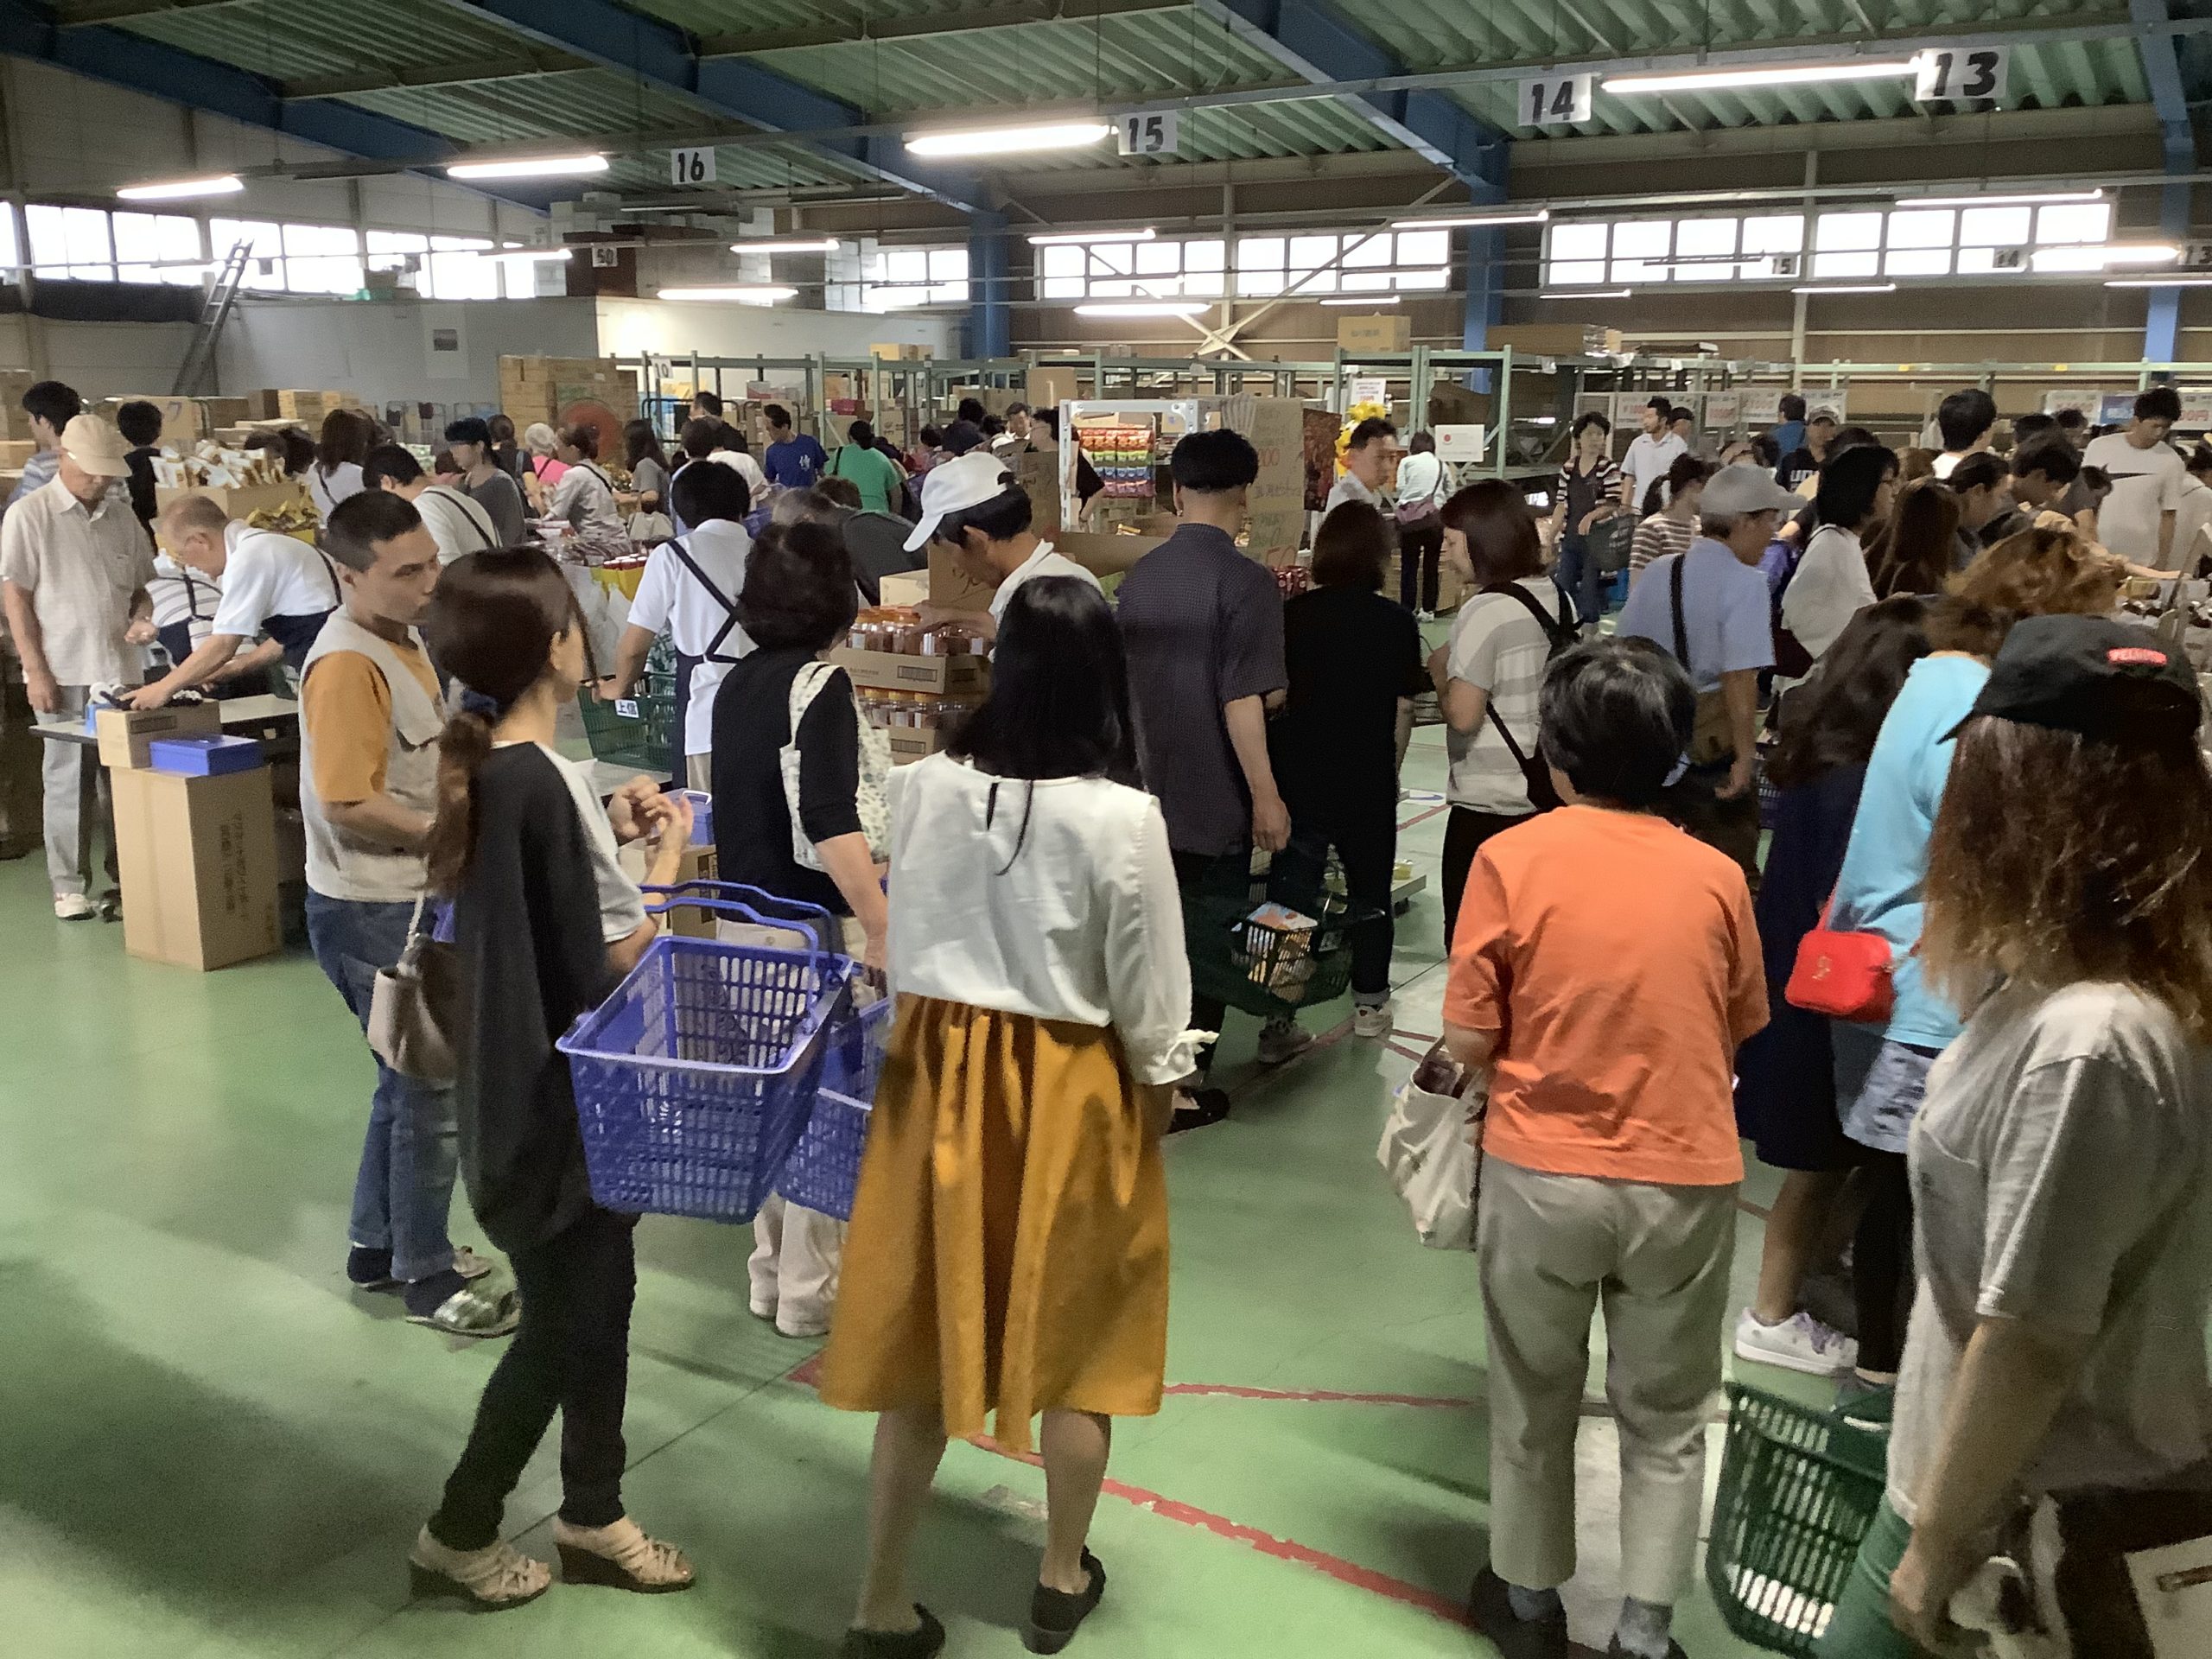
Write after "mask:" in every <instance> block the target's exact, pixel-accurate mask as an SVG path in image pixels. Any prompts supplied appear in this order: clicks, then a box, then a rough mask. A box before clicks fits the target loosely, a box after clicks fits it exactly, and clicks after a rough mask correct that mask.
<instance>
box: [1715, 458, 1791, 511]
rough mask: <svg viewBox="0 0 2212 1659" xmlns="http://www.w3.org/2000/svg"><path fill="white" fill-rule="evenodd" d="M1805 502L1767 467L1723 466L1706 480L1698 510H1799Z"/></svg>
mask: <svg viewBox="0 0 2212 1659" xmlns="http://www.w3.org/2000/svg"><path fill="white" fill-rule="evenodd" d="M1803 505H1805V503H1804V501H1803V500H1802V499H1800V498H1799V497H1797V496H1795V495H1792V494H1791V493H1789V491H1787V490H1785V489H1783V487H1782V486H1781V485H1779V484H1777V483H1776V482H1775V481H1774V480H1773V479H1772V478H1770V477H1769V476H1768V475H1767V470H1766V468H1765V467H1747V466H1740V465H1739V466H1734V467H1721V468H1720V469H1719V471H1717V472H1715V473H1714V474H1712V475H1711V476H1710V477H1709V478H1707V480H1705V493H1704V495H1702V496H1701V497H1700V498H1699V500H1698V511H1699V512H1703V513H1708V514H1710V515H1712V516H1713V517H1714V518H1744V517H1745V516H1746V515H1748V514H1751V513H1754V512H1796V511H1797V509H1798V508H1800V507H1802V506H1803Z"/></svg>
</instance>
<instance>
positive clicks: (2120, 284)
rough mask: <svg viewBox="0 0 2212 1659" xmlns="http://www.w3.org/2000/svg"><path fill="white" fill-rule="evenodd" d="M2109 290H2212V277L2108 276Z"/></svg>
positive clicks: (2106, 284)
mask: <svg viewBox="0 0 2212 1659" xmlns="http://www.w3.org/2000/svg"><path fill="white" fill-rule="evenodd" d="M2105 286H2106V287H2107V288H2212V277H2107V278H2106V279H2105Z"/></svg>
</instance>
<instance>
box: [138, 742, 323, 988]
mask: <svg viewBox="0 0 2212 1659" xmlns="http://www.w3.org/2000/svg"><path fill="white" fill-rule="evenodd" d="M111 782H112V784H113V786H114V792H115V857H116V865H117V868H118V874H120V875H121V877H122V881H123V948H124V950H128V951H129V952H130V954H131V955H132V956H134V957H144V958H145V959H146V960H148V961H149V962H166V963H174V964H175V966H177V967H180V968H198V969H202V970H203V971H204V970H206V969H214V968H227V967H228V966H230V964H231V963H234V962H246V961H249V960H251V958H253V957H266V956H271V955H273V954H275V952H276V951H277V950H278V949H279V948H280V946H281V945H282V944H283V934H282V931H281V930H280V928H279V926H278V924H277V829H276V807H275V804H274V803H273V802H272V801H271V799H270V792H269V768H268V767H266V766H257V767H255V768H253V770H251V771H250V772H226V773H224V774H221V775H219V776H217V777H211V778H187V777H183V776H181V775H180V774H178V773H175V772H147V771H138V770H131V771H124V772H115V773H113V774H112V775H111Z"/></svg>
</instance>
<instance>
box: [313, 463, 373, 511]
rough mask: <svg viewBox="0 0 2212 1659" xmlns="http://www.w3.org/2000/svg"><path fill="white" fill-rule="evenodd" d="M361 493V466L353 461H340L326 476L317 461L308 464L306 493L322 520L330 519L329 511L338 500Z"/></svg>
mask: <svg viewBox="0 0 2212 1659" xmlns="http://www.w3.org/2000/svg"><path fill="white" fill-rule="evenodd" d="M359 493H361V468H360V467H359V464H358V463H356V462H354V461H340V462H339V463H338V465H337V466H336V467H333V468H332V469H331V471H330V473H329V474H328V475H327V477H326V476H325V475H324V473H323V470H322V463H321V461H310V462H309V463H308V495H309V496H310V497H311V498H313V499H314V501H315V511H316V512H319V513H321V515H322V518H323V522H324V523H326V524H327V523H328V522H329V521H330V511H331V509H332V508H333V507H335V506H336V505H338V504H339V503H340V501H344V500H346V499H349V498H351V497H353V496H356V495H359Z"/></svg>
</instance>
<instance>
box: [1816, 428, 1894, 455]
mask: <svg viewBox="0 0 2212 1659" xmlns="http://www.w3.org/2000/svg"><path fill="white" fill-rule="evenodd" d="M1879 442H1881V439H1879V438H1878V437H1876V436H1875V435H1874V429H1873V428H1872V427H1871V426H1840V427H1838V428H1837V429H1836V433H1835V436H1834V437H1833V438H1831V439H1830V440H1829V441H1828V453H1829V454H1832V455H1833V454H1841V453H1842V452H1843V451H1845V450H1846V449H1864V448H1868V447H1869V446H1871V445H1873V444H1878V443H1879Z"/></svg>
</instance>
